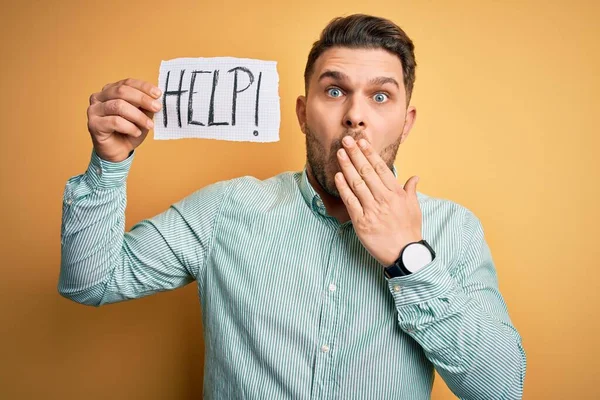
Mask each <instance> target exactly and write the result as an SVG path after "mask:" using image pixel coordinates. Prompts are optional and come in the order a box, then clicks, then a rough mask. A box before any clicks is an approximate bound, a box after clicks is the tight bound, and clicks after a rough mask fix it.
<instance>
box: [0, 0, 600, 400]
mask: <svg viewBox="0 0 600 400" xmlns="http://www.w3.org/2000/svg"><path fill="white" fill-rule="evenodd" d="M599 4H600V2H597V1H589V2H584V1H571V2H566V1H525V2H521V1H410V2H409V1H399V0H395V1H369V2H363V1H356V0H347V1H307V2H293V3H290V4H286V3H285V2H275V1H273V2H267V1H252V2H246V1H237V0H235V1H228V2H217V3H211V2H207V1H195V2H192V1H189V2H178V1H160V2H159V1H145V2H137V1H127V2H125V1H122V2H121V1H94V2H75V1H46V2H42V1H37V2H18V3H17V2H11V3H8V2H7V3H3V4H2V6H1V8H0V11H1V13H0V19H1V21H2V23H1V24H0V32H1V39H0V45H1V47H0V57H1V60H2V61H1V63H0V72H1V74H0V83H1V86H0V87H1V90H2V93H1V96H0V129H1V132H0V162H1V164H0V165H1V168H0V178H1V193H0V194H1V196H0V198H1V199H2V207H1V208H0V209H1V212H2V220H1V221H2V228H3V229H2V230H1V231H0V235H1V238H0V239H1V241H0V243H1V245H2V261H1V268H2V279H0V304H1V310H0V311H1V313H0V317H1V320H0V398H2V399H34V398H35V399H37V398H44V399H105V398H111V399H141V398H144V399H167V398H168V399H192V398H201V395H202V374H203V339H202V326H201V319H200V316H201V310H200V305H199V303H198V300H197V296H196V287H195V285H194V284H192V285H188V286H186V287H185V288H182V289H179V290H175V291H171V292H166V293H161V294H158V295H155V296H150V297H147V298H143V299H139V300H135V301H129V302H125V303H119V304H114V305H109V306H105V307H101V308H92V307H85V306H82V305H78V304H75V303H73V302H70V301H68V300H66V299H64V298H62V297H60V296H59V294H58V292H57V280H58V272H59V266H60V224H61V210H62V195H63V189H64V185H65V183H66V181H67V179H68V178H69V177H71V176H74V175H78V174H80V173H83V172H84V170H85V169H86V167H87V163H88V161H89V157H90V152H91V141H90V138H89V134H88V132H87V127H86V108H87V105H88V97H89V95H90V94H91V93H93V92H96V91H99V90H100V89H101V88H102V86H103V85H104V84H106V83H109V82H113V81H117V80H120V79H123V78H127V77H135V78H140V79H144V80H148V81H150V82H155V83H156V82H157V80H158V69H159V65H160V61H161V60H163V59H164V60H167V59H171V58H177V57H213V56H233V57H249V58H258V59H265V60H275V61H277V62H278V72H279V75H280V88H279V93H280V96H281V118H282V119H281V131H280V138H281V139H280V141H279V142H276V143H267V144H259V143H238V142H226V141H216V140H194V139H185V140H175V141H155V140H154V139H153V137H152V135H153V133H152V132H151V133H150V135H149V136H148V139H147V140H146V142H144V143H143V144H142V146H141V147H140V148H139V151H138V152H137V155H136V159H135V162H134V164H133V167H132V170H131V173H130V176H129V178H128V208H127V229H129V228H130V227H131V226H132V225H133V224H134V223H135V222H138V221H139V220H141V219H143V218H148V217H152V216H154V215H156V214H158V213H160V212H162V211H164V210H165V209H167V208H168V206H169V205H170V204H171V203H173V202H176V201H178V200H179V199H181V198H183V197H185V196H187V195H188V194H190V193H191V192H193V191H194V190H196V189H199V188H201V187H203V186H205V185H207V184H209V183H212V182H216V181H219V180H223V179H229V178H234V177H238V176H243V175H254V176H256V177H258V178H261V179H265V178H268V177H270V176H273V175H275V174H277V173H280V172H282V171H287V170H300V169H302V167H303V166H304V160H305V144H304V136H303V135H302V133H301V131H300V130H299V128H298V126H297V121H296V116H295V111H294V103H295V98H296V96H297V95H299V94H302V93H303V78H302V76H303V71H304V66H305V62H306V57H307V54H308V51H309V49H310V46H311V44H312V43H313V42H314V41H315V40H316V39H317V37H318V34H319V33H320V31H321V29H322V28H323V27H324V26H325V25H326V23H327V22H328V21H329V20H330V19H331V18H333V17H335V16H339V15H348V14H351V13H355V12H363V13H369V14H374V15H379V16H384V17H387V18H390V19H392V20H393V21H395V22H396V23H398V24H399V25H400V26H401V27H402V28H403V29H405V31H406V32H407V33H408V34H409V36H410V37H411V38H412V39H413V41H414V43H415V45H416V58H417V63H418V67H417V73H416V76H417V79H416V83H415V88H414V95H413V100H412V104H413V105H415V106H416V107H417V114H418V115H417V120H416V124H415V126H414V129H413V130H412V132H411V134H410V136H409V138H408V140H407V141H406V142H405V143H404V144H403V145H401V146H400V150H399V153H398V157H397V159H396V166H397V168H398V171H399V179H400V180H401V181H402V183H404V182H405V181H406V179H408V178H409V177H410V176H412V175H419V176H420V178H421V179H420V183H419V185H418V190H419V191H421V192H423V193H425V194H428V195H431V196H436V197H442V198H447V199H451V200H453V201H456V202H458V203H460V204H462V205H464V206H466V207H468V208H470V209H471V210H473V211H474V212H475V214H476V215H477V216H478V217H479V218H480V219H481V221H482V223H483V226H484V229H485V233H486V237H487V240H488V243H489V245H490V248H491V250H492V255H493V258H494V261H495V263H496V268H497V271H498V275H499V281H500V289H501V291H502V293H503V295H504V297H505V299H506V302H507V304H508V307H509V312H510V315H511V317H512V319H513V322H514V324H515V326H516V327H517V329H518V330H519V331H520V333H521V334H522V336H523V340H524V346H525V350H526V352H527V361H528V365H527V376H526V380H525V398H526V399H597V398H600V386H598V382H597V380H596V379H597V378H596V376H595V375H596V373H597V372H598V359H599V356H600V354H599V345H598V339H599V334H598V330H599V328H600V324H599V323H598V316H599V313H598V306H599V305H600V304H599V303H600V302H599V300H600V295H599V294H598V293H599V292H598V289H599V283H598V282H599V279H600V272H599V271H598V269H599V267H600V262H599V259H600V257H599V256H600V252H599V248H600V245H599V244H598V243H597V240H598V234H597V229H598V226H599V224H598V223H599V222H600V220H599V219H600V218H599V216H600V213H599V211H598V194H599V193H598V186H599V185H600V163H599V161H598V150H599V149H600V139H599V137H600V132H599V130H598V124H597V120H598V117H600V107H599V101H598V95H599V93H600V78H599V77H600V72H599V71H600V56H599V55H598V54H599V53H600V45H599V44H598V43H599V41H600V24H599V23H598V21H599V20H600V7H599ZM390 368H393V365H391V364H390ZM433 398H434V399H451V398H453V395H452V393H451V392H450V391H449V390H448V389H447V388H446V385H445V384H444V382H443V381H442V380H441V379H440V378H439V377H437V378H436V382H435V385H434V394H433Z"/></svg>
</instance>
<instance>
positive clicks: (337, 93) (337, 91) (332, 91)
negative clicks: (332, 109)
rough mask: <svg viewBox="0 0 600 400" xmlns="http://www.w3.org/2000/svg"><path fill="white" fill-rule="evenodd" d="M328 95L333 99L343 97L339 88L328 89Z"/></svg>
mask: <svg viewBox="0 0 600 400" xmlns="http://www.w3.org/2000/svg"><path fill="white" fill-rule="evenodd" d="M327 94H329V95H330V96H331V97H340V96H341V95H342V91H341V90H340V89H338V88H331V89H327Z"/></svg>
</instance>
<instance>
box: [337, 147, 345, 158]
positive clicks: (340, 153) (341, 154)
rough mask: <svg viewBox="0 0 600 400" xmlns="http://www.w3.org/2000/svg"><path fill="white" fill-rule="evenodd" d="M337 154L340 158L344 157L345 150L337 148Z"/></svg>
mask: <svg viewBox="0 0 600 400" xmlns="http://www.w3.org/2000/svg"><path fill="white" fill-rule="evenodd" d="M338 154H339V155H340V158H343V159H346V151H345V150H344V149H339V150H338Z"/></svg>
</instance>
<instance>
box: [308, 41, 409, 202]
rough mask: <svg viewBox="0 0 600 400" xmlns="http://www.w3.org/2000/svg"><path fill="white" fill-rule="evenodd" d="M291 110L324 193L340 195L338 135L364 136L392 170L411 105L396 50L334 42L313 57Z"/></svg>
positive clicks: (340, 144)
mask: <svg viewBox="0 0 600 400" xmlns="http://www.w3.org/2000/svg"><path fill="white" fill-rule="evenodd" d="M296 114H297V116H298V122H299V123H300V128H301V129H302V132H304V134H305V135H306V153H307V161H308V164H309V167H310V169H311V171H312V173H313V176H314V177H315V179H316V180H317V181H318V182H319V184H320V185H321V186H322V187H323V189H324V190H325V191H326V192H327V193H328V194H330V195H331V196H334V197H339V193H338V190H337V188H336V186H335V183H334V176H335V174H336V173H337V172H339V171H340V170H341V169H340V166H339V163H338V159H337V151H338V150H339V149H340V148H341V147H342V142H341V140H342V138H343V137H344V136H346V135H350V136H352V137H354V138H355V139H356V140H358V139H360V138H364V139H365V140H367V142H369V143H370V144H371V146H373V148H374V149H375V150H376V151H377V152H378V153H379V155H380V156H381V158H382V159H383V160H384V161H385V163H386V164H387V165H388V167H389V168H390V169H392V166H393V163H394V160H395V159H396V153H397V152H398V146H400V144H401V143H402V142H403V141H404V140H405V139H406V136H407V135H408V133H409V131H410V128H411V127H412V125H413V122H414V119H415V117H416V110H415V108H414V107H412V106H411V107H409V108H408V109H407V108H406V92H405V89H404V83H403V75H402V63H401V62H400V59H399V58H398V57H397V56H396V55H394V54H391V53H388V52H387V51H385V50H383V49H350V48H344V47H335V48H331V49H329V50H327V51H325V52H324V53H323V54H321V56H320V57H319V58H318V59H317V61H316V62H315V64H314V69H313V73H312V76H311V78H310V82H309V87H308V93H307V96H306V97H305V96H299V97H298V100H297V101H296Z"/></svg>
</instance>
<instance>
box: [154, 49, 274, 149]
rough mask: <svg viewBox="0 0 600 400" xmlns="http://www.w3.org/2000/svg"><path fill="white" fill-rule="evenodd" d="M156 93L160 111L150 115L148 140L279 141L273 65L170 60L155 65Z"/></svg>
mask: <svg viewBox="0 0 600 400" xmlns="http://www.w3.org/2000/svg"><path fill="white" fill-rule="evenodd" d="M236 75H237V78H236ZM192 77H193V79H192ZM167 78H168V85H167ZM192 81H193V82H192ZM192 84H193V89H191V87H192ZM158 87H159V88H160V90H161V91H162V95H161V97H160V98H159V99H158V100H159V101H160V102H161V103H162V105H163V107H162V109H161V110H160V111H159V112H157V113H156V114H155V115H154V139H157V140H164V139H183V138H204V139H218V140H233V141H248V142H276V141H279V125H280V120H281V114H280V108H279V92H278V89H279V75H278V74H277V62H276V61H264V60H255V59H249V58H234V57H213V58H202V57H201V58H175V59H173V60H168V61H162V62H161V64H160V73H159V77H158ZM192 91H193V92H194V93H193V96H192V98H191V100H190V92H192ZM234 101H235V107H234Z"/></svg>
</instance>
